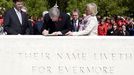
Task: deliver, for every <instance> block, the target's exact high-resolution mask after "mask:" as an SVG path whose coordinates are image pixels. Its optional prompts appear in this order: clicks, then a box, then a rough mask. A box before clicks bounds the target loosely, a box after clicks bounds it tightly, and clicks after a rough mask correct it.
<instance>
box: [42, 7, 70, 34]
mask: <svg viewBox="0 0 134 75" xmlns="http://www.w3.org/2000/svg"><path fill="white" fill-rule="evenodd" d="M71 28H72V27H71V23H70V17H69V15H67V14H65V13H61V12H60V11H59V9H58V8H57V7H56V6H54V7H52V8H51V9H50V10H49V13H48V14H46V15H45V17H44V25H43V27H42V34H43V35H65V34H66V33H67V32H68V31H70V30H71Z"/></svg>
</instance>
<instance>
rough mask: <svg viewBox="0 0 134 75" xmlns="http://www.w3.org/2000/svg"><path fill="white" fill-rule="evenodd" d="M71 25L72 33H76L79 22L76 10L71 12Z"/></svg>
mask: <svg viewBox="0 0 134 75" xmlns="http://www.w3.org/2000/svg"><path fill="white" fill-rule="evenodd" d="M71 25H72V32H78V31H79V29H80V20H79V10H78V9H74V10H73V11H72V20H71Z"/></svg>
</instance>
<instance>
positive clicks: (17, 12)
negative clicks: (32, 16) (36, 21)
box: [14, 8, 22, 24]
mask: <svg viewBox="0 0 134 75" xmlns="http://www.w3.org/2000/svg"><path fill="white" fill-rule="evenodd" d="M14 10H15V12H16V14H17V16H18V19H19V21H20V24H22V15H21V12H20V11H18V10H17V9H16V8H14Z"/></svg>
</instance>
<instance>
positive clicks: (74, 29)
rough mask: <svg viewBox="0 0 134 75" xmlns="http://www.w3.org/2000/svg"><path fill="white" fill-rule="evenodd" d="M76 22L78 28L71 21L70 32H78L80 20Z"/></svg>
mask: <svg viewBox="0 0 134 75" xmlns="http://www.w3.org/2000/svg"><path fill="white" fill-rule="evenodd" d="M77 21H78V26H75V22H74V20H71V26H72V32H78V31H79V28H80V20H77Z"/></svg>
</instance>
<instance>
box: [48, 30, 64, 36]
mask: <svg viewBox="0 0 134 75" xmlns="http://www.w3.org/2000/svg"><path fill="white" fill-rule="evenodd" d="M51 35H57V36H58V35H62V33H61V32H60V31H58V32H53V33H52V34H51Z"/></svg>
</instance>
